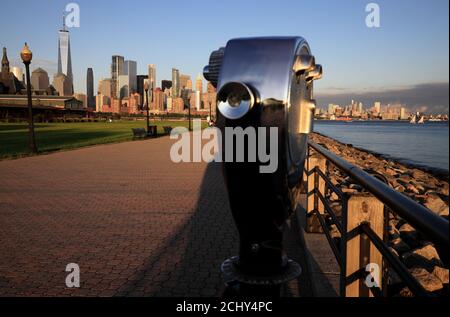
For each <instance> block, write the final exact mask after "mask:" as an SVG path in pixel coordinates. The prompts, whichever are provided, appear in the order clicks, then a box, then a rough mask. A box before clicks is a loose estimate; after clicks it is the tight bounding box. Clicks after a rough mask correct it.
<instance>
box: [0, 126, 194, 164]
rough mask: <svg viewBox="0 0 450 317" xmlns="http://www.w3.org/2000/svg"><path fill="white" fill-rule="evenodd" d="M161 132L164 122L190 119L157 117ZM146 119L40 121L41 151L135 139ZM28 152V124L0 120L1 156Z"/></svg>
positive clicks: (20, 154) (38, 135) (37, 128)
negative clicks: (79, 121) (162, 118)
mask: <svg viewBox="0 0 450 317" xmlns="http://www.w3.org/2000/svg"><path fill="white" fill-rule="evenodd" d="M150 124H153V125H157V126H158V134H162V133H163V132H164V130H163V126H171V127H176V126H184V127H187V126H188V122H187V121H157V122H151V123H150ZM144 127H145V121H114V122H112V123H109V122H82V123H37V124H35V131H36V142H37V146H38V149H39V152H49V151H58V150H63V149H73V148H78V147H83V146H88V145H94V144H103V143H112V142H121V141H129V140H132V138H133V134H132V131H131V128H144ZM27 153H28V125H27V124H26V123H0V159H1V158H9V157H18V156H22V155H26V154H27Z"/></svg>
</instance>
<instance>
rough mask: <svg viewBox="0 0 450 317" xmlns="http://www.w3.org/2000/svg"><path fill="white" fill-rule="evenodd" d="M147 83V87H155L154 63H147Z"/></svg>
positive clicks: (151, 88) (152, 88) (153, 88)
mask: <svg viewBox="0 0 450 317" xmlns="http://www.w3.org/2000/svg"><path fill="white" fill-rule="evenodd" d="M148 83H149V89H150V90H151V91H152V90H155V88H156V66H155V64H150V65H148Z"/></svg>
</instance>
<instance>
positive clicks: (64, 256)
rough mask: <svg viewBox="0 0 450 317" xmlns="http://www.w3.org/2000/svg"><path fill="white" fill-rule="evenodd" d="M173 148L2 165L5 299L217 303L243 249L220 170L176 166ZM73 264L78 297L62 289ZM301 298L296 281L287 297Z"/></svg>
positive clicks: (0, 267)
mask: <svg viewBox="0 0 450 317" xmlns="http://www.w3.org/2000/svg"><path fill="white" fill-rule="evenodd" d="M170 145H171V141H170V140H169V138H167V137H163V138H158V139H152V140H146V141H135V142H127V143H119V144H111V145H102V146H95V147H89V148H83V149H78V150H73V151H66V152H58V153H53V154H49V155H41V156H37V157H29V158H23V159H18V160H10V161H1V162H0V242H1V244H0V296H55V295H61V296H114V295H118V296H220V295H221V294H222V293H223V291H224V286H223V282H222V279H221V276H220V272H219V268H220V264H221V263H222V261H223V260H224V259H226V258H227V257H229V256H231V255H235V254H236V253H237V249H238V248H237V242H238V239H237V231H236V229H235V227H234V224H233V221H232V218H231V214H230V211H229V206H228V201H227V198H226V194H225V188H224V184H223V180H222V176H221V172H220V167H219V166H218V165H217V164H205V163H183V164H174V163H172V162H171V161H170V158H169V149H170ZM288 236H289V234H288ZM291 241H294V242H293V243H297V242H296V241H295V237H294V238H292V234H291ZM294 257H295V255H294ZM297 257H301V255H298V254H297ZM68 263H77V264H78V265H79V266H80V270H81V287H80V288H73V289H69V288H67V287H66V285H65V278H66V275H67V274H68V273H66V272H65V268H66V265H67V264H68ZM302 292H303V293H305V292H306V291H305V290H304V289H303V290H301V289H300V287H299V286H298V281H294V282H292V283H291V284H290V285H289V287H288V288H287V289H286V290H285V295H287V296H298V295H301V293H302Z"/></svg>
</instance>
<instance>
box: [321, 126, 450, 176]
mask: <svg viewBox="0 0 450 317" xmlns="http://www.w3.org/2000/svg"><path fill="white" fill-rule="evenodd" d="M314 130H315V131H316V132H318V133H321V134H324V135H326V136H329V137H331V138H334V139H336V140H338V141H341V142H343V143H350V144H352V145H353V146H355V147H358V148H363V149H366V150H370V151H373V152H377V153H379V154H383V155H384V156H386V157H390V158H393V159H397V160H399V161H401V162H404V163H408V164H414V165H419V166H425V167H429V168H434V169H439V170H446V171H448V169H449V125H448V122H425V124H410V123H409V122H404V121H353V122H340V121H322V120H317V121H315V122H314Z"/></svg>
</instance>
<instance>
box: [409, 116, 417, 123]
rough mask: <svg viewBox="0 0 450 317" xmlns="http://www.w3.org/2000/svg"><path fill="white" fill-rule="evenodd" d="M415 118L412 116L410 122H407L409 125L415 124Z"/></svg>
mask: <svg viewBox="0 0 450 317" xmlns="http://www.w3.org/2000/svg"><path fill="white" fill-rule="evenodd" d="M416 121H417V117H416V116H413V117H412V118H411V121H409V123H411V124H416V123H417V122H416Z"/></svg>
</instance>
